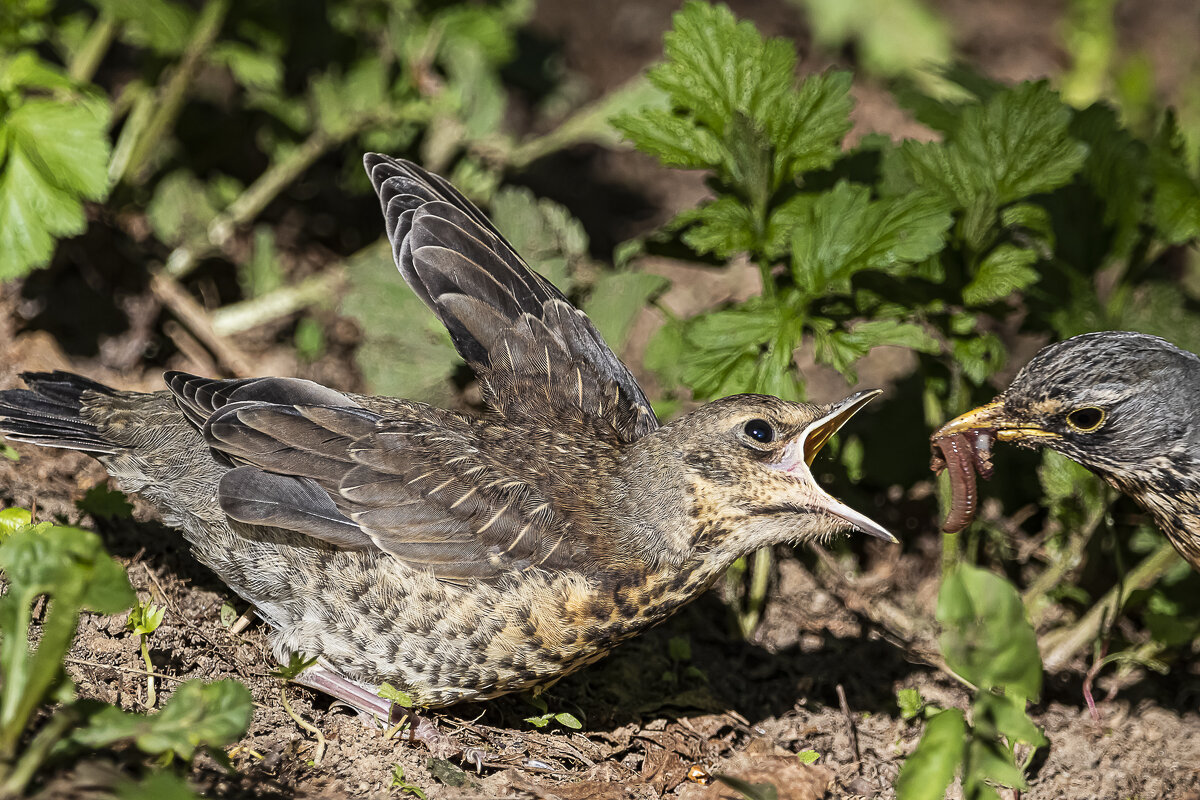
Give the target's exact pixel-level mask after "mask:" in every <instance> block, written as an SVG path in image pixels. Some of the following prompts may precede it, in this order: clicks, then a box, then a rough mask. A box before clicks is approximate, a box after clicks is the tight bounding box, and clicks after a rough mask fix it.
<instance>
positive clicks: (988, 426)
mask: <svg viewBox="0 0 1200 800" xmlns="http://www.w3.org/2000/svg"><path fill="white" fill-rule="evenodd" d="M970 431H995V435H996V438H997V439H998V440H999V441H1001V442H1014V441H1018V440H1021V439H1025V440H1029V439H1057V438H1059V435H1058V434H1057V433H1052V432H1051V431H1047V430H1043V429H1042V428H1039V427H1037V426H1035V425H1030V424H1029V423H1028V422H1024V421H1022V420H1016V419H1013V418H1012V417H1010V416H1008V415H1007V414H1006V413H1005V411H1004V403H1003V402H1001V401H1000V400H993V401H992V402H990V403H987V404H986V405H982V406H980V407H979V408H976V409H974V410H972V411H968V412H967V413H965V414H963V415H962V416H961V417H955V418H954V419H952V420H950V421H949V422H947V423H946V424H945V425H943V426H942V427H941V428H938V430H937V432H936V433H934V434H933V438H934V439H940V438H942V437H943V436H952V435H954V434H956V433H969V432H970Z"/></svg>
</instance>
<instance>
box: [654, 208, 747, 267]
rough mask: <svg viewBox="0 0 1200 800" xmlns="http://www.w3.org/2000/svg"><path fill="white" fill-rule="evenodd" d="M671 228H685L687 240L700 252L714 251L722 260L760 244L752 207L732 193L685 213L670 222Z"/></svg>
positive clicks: (684, 237)
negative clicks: (756, 236)
mask: <svg viewBox="0 0 1200 800" xmlns="http://www.w3.org/2000/svg"><path fill="white" fill-rule="evenodd" d="M667 229H668V230H682V231H683V233H682V234H681V235H680V238H681V239H682V240H683V243H684V244H686V245H687V246H688V247H690V248H692V250H694V251H695V252H696V253H698V254H700V255H705V254H708V253H711V254H713V255H715V256H716V257H717V258H722V259H727V258H730V257H731V256H733V255H735V254H736V253H746V252H751V251H753V250H754V248H755V247H756V245H757V242H756V241H755V236H754V229H755V223H754V217H753V215H752V214H751V212H750V209H749V208H747V207H746V206H745V204H744V203H742V201H741V200H739V199H738V198H736V197H734V196H733V195H728V194H727V195H722V196H720V197H718V198H717V199H716V200H714V201H712V202H710V203H705V204H703V205H700V206H697V207H696V208H691V209H688V210H686V211H683V212H681V213H680V214H679V215H678V216H676V217H675V218H674V219H673V220H671V221H670V222H669V223H668V224H667Z"/></svg>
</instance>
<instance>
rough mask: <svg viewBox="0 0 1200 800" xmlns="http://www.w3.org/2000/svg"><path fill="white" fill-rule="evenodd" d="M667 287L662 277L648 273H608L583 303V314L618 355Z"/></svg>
mask: <svg viewBox="0 0 1200 800" xmlns="http://www.w3.org/2000/svg"><path fill="white" fill-rule="evenodd" d="M668 283H669V281H668V280H667V279H666V278H664V277H662V276H661V275H653V274H651V273H649V272H606V273H605V274H604V275H602V276H601V277H600V279H599V280H598V281H596V283H595V284H594V285H593V286H592V291H591V293H589V294H588V297H587V300H585V301H584V302H583V312H584V313H585V314H587V315H588V317H590V318H591V320H592V323H593V324H595V326H596V330H598V331H600V335H601V336H602V337H603V338H604V341H606V342H608V345H609V347H611V348H612V349H613V351H614V352H616V353H618V354H619V353H620V352H621V351H622V350H623V349H624V347H625V341H626V339H628V338H629V331H630V329H631V328H632V327H633V323H634V320H635V319H636V318H637V315H638V312H640V311H641V310H642V309H643V308H644V307H645V306H646V303H648V302H649V301H650V298H652V297H654V296H655V295H657V294H659V293H660V292H662V291H663V290H664V289H666V287H667V284H668Z"/></svg>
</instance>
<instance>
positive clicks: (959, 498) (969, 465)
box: [929, 430, 992, 533]
mask: <svg viewBox="0 0 1200 800" xmlns="http://www.w3.org/2000/svg"><path fill="white" fill-rule="evenodd" d="M930 445H931V449H932V450H933V458H932V459H931V460H930V462H929V468H930V469H932V470H933V471H934V472H936V473H938V474H941V472H942V470H944V469H946V468H947V467H949V469H950V494H951V499H950V513H949V514H947V515H946V521H945V522H944V523H943V524H942V530H944V531H945V532H946V533H958V532H959V531H961V530H962V529H963V528H965V527H967V525H969V524H970V523H971V520H973V519H974V518H975V510H976V507H977V506H978V503H979V495H978V493H977V491H976V486H975V471H976V470H978V471H979V474H980V476H982V477H983V478H984V479H987V478H990V477H992V453H991V446H992V431H990V430H973V431H966V432H965V433H952V434H948V435H945V436H936V435H935V436H934V438H933V440H932V441H931V442H930Z"/></svg>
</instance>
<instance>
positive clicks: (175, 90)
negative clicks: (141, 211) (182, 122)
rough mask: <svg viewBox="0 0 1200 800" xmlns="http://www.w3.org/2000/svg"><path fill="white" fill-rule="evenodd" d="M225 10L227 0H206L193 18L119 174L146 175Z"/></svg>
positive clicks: (136, 180) (138, 178)
mask: <svg viewBox="0 0 1200 800" xmlns="http://www.w3.org/2000/svg"><path fill="white" fill-rule="evenodd" d="M228 10H229V0H208V2H207V3H205V4H204V8H203V9H202V10H201V11H200V16H199V17H198V18H197V19H196V25H195V27H194V28H193V29H192V38H191V41H189V42H188V45H187V48H186V49H185V50H184V51H183V58H181V59H180V61H179V64H178V65H177V66H176V67H175V69H174V71H173V72H172V73H171V77H170V78H168V79H167V83H166V85H165V86H163V87H162V89H161V90H160V91H159V92H158V97H157V98H156V103H155V111H154V115H153V116H152V117H151V119H150V121H149V123H148V124H147V126H146V129H145V132H144V133H143V134H142V135H141V136H139V137H138V139H137V142H136V143H135V144H134V145H133V150H132V153H131V154H130V158H129V162H128V168H127V169H126V170H125V171H124V172H123V173H122V175H121V178H129V179H131V180H132V181H133V183H137V184H140V183H141V182H142V181H144V180H145V179H146V177H147V167H148V165H149V163H150V158H151V156H152V155H153V154H154V152H155V150H156V149H157V148H158V146H159V143H160V141H161V140H162V139H164V138H165V137H166V135H167V133H168V132H169V131H170V130H171V128H172V127H174V125H175V120H176V119H177V118H178V117H179V112H180V110H181V109H182V108H183V102H184V100H185V99H186V98H187V90H188V86H189V85H190V84H191V82H192V78H194V77H195V75H196V72H197V70H199V68H200V64H201V62H202V60H203V57H204V54H205V53H207V52H208V49H209V47H211V46H212V43H213V41H214V40H215V39H216V38H217V34H218V33H220V31H221V25H222V24H224V22H225V14H226V12H227V11H228Z"/></svg>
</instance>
